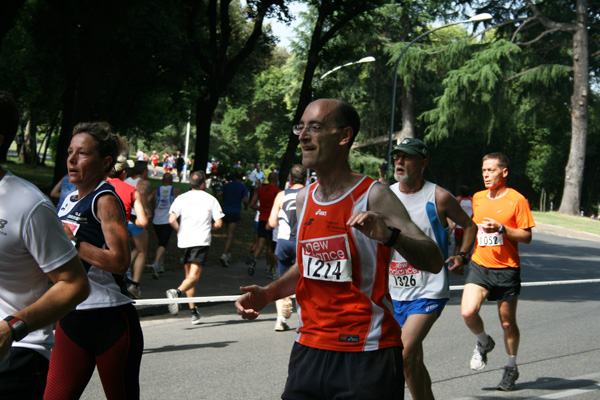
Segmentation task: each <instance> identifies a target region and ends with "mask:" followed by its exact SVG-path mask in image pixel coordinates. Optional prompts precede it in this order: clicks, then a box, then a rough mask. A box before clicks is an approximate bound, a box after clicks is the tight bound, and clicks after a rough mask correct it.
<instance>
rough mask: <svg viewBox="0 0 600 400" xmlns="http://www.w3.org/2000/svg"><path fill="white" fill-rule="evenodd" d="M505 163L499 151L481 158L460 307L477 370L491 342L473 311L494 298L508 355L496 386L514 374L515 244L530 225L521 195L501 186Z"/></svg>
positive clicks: (509, 382)
mask: <svg viewBox="0 0 600 400" xmlns="http://www.w3.org/2000/svg"><path fill="white" fill-rule="evenodd" d="M508 166H509V162H508V158H507V157H506V156H505V155H504V154H502V153H491V154H487V155H486V156H484V157H483V166H482V168H481V171H482V175H483V182H484V184H485V187H486V189H487V190H483V191H481V192H477V193H475V195H474V196H473V221H475V223H476V224H477V227H478V231H477V245H476V248H475V252H474V254H473V257H472V258H471V263H470V264H469V274H468V276H467V280H466V284H465V289H464V291H463V297H462V305H461V308H462V315H463V318H464V320H465V323H466V324H467V326H468V327H469V329H470V330H471V332H473V334H475V336H476V337H477V342H476V344H475V350H474V351H473V356H472V358H471V369H473V370H481V369H483V368H485V366H486V363H487V353H489V352H490V351H492V350H493V349H494V346H495V343H494V340H493V339H492V338H491V336H489V335H488V334H487V333H486V332H485V329H484V325H483V320H482V319H481V317H480V316H479V310H480V309H481V305H482V304H483V302H484V301H485V299H486V298H487V299H488V300H491V301H497V302H498V314H499V316H500V323H501V325H502V328H503V329H504V344H505V347H506V353H507V354H508V361H507V364H506V366H505V367H504V375H503V376H502V380H501V381H500V383H499V384H498V387H497V388H498V389H499V390H513V389H514V387H515V381H516V380H517V379H518V378H519V370H518V369H517V364H516V361H517V350H518V348H519V339H520V333H519V327H518V326H517V301H518V299H519V293H520V291H521V268H520V260H519V248H518V244H519V242H521V243H525V244H529V243H531V228H533V227H534V226H535V222H534V221H533V216H532V215H531V210H530V209H529V203H528V202H527V200H526V199H525V197H523V196H522V195H521V194H520V193H519V192H517V191H516V190H514V189H511V188H509V187H508V186H507V185H506V179H507V177H508Z"/></svg>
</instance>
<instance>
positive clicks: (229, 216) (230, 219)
mask: <svg viewBox="0 0 600 400" xmlns="http://www.w3.org/2000/svg"><path fill="white" fill-rule="evenodd" d="M241 215H242V214H241V213H226V214H225V216H224V217H223V222H225V223H226V224H232V223H233V224H236V223H238V222H240V220H241V219H242V217H241Z"/></svg>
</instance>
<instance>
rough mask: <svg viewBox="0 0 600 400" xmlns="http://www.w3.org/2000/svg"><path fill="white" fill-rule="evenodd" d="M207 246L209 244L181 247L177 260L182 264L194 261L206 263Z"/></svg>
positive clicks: (200, 263) (201, 263)
mask: <svg viewBox="0 0 600 400" xmlns="http://www.w3.org/2000/svg"><path fill="white" fill-rule="evenodd" d="M209 248H210V246H195V247H186V248H184V249H181V255H180V256H179V262H181V263H182V264H189V263H194V264H199V265H204V263H206V257H207V256H208V249H209Z"/></svg>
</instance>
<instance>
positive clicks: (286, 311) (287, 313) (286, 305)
mask: <svg viewBox="0 0 600 400" xmlns="http://www.w3.org/2000/svg"><path fill="white" fill-rule="evenodd" d="M292 306H293V304H292V299H287V300H284V301H283V307H282V308H281V314H282V315H283V318H285V319H288V318H289V317H291V316H292V311H293V309H292Z"/></svg>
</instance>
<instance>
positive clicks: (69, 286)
mask: <svg viewBox="0 0 600 400" xmlns="http://www.w3.org/2000/svg"><path fill="white" fill-rule="evenodd" d="M18 124H19V113H18V110H17V106H16V104H15V102H14V100H13V99H12V97H11V96H10V95H9V94H8V93H6V92H0V163H4V162H6V154H7V152H8V148H9V147H10V144H11V143H12V141H13V140H14V137H15V135H16V133H17V127H18ZM0 254H1V255H2V256H0V319H3V320H4V321H0V399H3V400H4V399H25V398H40V399H41V398H42V396H43V393H44V389H45V387H46V375H47V374H48V365H49V360H50V350H51V349H52V347H54V335H53V332H52V323H53V322H55V321H57V320H58V319H59V318H61V317H62V316H64V315H65V314H67V313H68V312H69V311H71V310H72V309H73V308H74V307H75V306H76V305H77V304H79V303H80V302H82V301H83V300H85V299H86V297H87V296H88V293H89V282H88V279H87V275H86V274H85V271H84V269H83V266H82V264H81V261H80V260H79V256H78V255H77V250H76V249H75V246H74V245H73V243H71V242H70V241H69V239H68V238H67V235H66V234H65V231H64V229H63V227H62V224H61V223H60V220H59V219H58V217H57V216H56V208H55V207H54V205H53V204H52V203H51V202H50V200H49V199H48V198H47V197H46V196H44V195H43V194H42V193H41V192H40V191H39V190H38V189H37V188H36V187H35V186H34V185H32V184H31V183H29V182H27V181H25V180H23V179H21V178H18V177H16V176H15V175H13V174H12V173H10V171H7V170H5V169H4V168H3V167H1V166H0ZM48 278H50V279H51V280H52V281H53V282H54V285H53V286H52V287H51V288H50V289H48Z"/></svg>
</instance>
